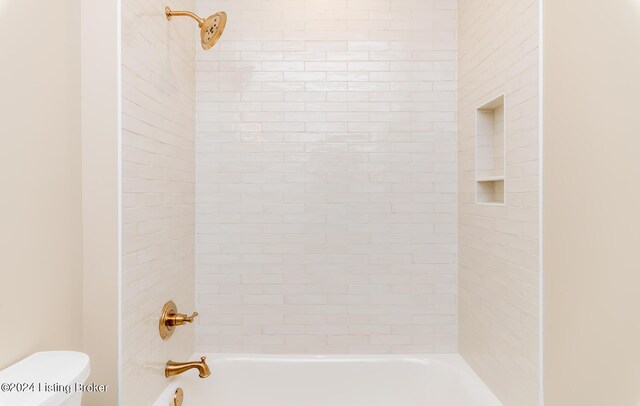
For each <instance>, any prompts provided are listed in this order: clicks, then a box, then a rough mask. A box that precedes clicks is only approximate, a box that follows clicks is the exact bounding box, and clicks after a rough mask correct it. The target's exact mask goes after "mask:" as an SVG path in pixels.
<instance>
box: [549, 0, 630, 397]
mask: <svg viewBox="0 0 640 406" xmlns="http://www.w3.org/2000/svg"><path fill="white" fill-rule="evenodd" d="M545 8H546V10H545V23H544V25H545V67H544V72H545V96H544V103H545V107H544V110H545V112H544V113H545V125H544V134H545V135H544V139H545V141H544V213H543V216H544V275H545V283H544V289H545V318H544V319H545V324H544V328H545V335H544V339H545V371H544V372H545V391H546V396H545V398H546V404H547V405H548V406H566V405H581V406H591V405H592V406H601V405H611V406H614V405H615V406H618V405H619V406H635V405H638V404H640V294H639V293H638V292H639V286H640V192H639V191H638V186H639V185H640V156H639V152H640V119H639V108H640V104H639V103H640V102H639V101H640V80H639V78H638V73H639V72H640V2H637V1H636V2H635V3H634V1H632V0H616V1H611V0H589V1H583V0H553V1H547V2H545Z"/></svg>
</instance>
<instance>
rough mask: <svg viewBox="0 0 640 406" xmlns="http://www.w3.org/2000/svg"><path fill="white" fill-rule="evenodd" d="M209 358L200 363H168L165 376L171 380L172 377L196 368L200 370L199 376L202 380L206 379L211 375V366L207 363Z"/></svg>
mask: <svg viewBox="0 0 640 406" xmlns="http://www.w3.org/2000/svg"><path fill="white" fill-rule="evenodd" d="M206 359H207V357H202V358H200V362H197V361H193V362H173V361H169V362H167V365H166V366H165V368H164V376H166V377H167V378H170V377H172V376H176V375H180V374H181V373H183V372H185V371H188V370H190V369H194V368H196V369H197V370H198V376H200V378H206V377H207V376H209V375H211V371H210V370H209V365H207V363H206Z"/></svg>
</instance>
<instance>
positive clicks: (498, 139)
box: [476, 95, 505, 205]
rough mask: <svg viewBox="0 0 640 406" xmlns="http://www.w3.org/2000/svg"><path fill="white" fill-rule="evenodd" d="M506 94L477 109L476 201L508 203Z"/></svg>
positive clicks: (480, 202)
mask: <svg viewBox="0 0 640 406" xmlns="http://www.w3.org/2000/svg"><path fill="white" fill-rule="evenodd" d="M504 140H505V120H504V95H501V96H499V97H497V98H495V99H493V100H491V101H490V102H488V103H485V104H483V105H482V106H480V107H478V108H477V109H476V202H477V203H479V204H499V205H501V204H504V177H505V170H504V168H505V142H504Z"/></svg>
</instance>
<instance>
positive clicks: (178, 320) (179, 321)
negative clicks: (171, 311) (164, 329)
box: [168, 312, 198, 326]
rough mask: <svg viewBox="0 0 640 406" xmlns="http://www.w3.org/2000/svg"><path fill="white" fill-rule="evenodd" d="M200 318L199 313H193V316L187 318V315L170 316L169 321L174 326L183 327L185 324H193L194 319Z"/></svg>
mask: <svg viewBox="0 0 640 406" xmlns="http://www.w3.org/2000/svg"><path fill="white" fill-rule="evenodd" d="M196 316H198V312H193V314H192V315H191V316H187V315H186V314H182V313H178V314H175V315H173V316H170V317H169V319H168V321H169V322H170V323H172V324H173V325H174V326H181V325H183V324H185V323H193V319H195V318H196Z"/></svg>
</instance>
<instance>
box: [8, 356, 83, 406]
mask: <svg viewBox="0 0 640 406" xmlns="http://www.w3.org/2000/svg"><path fill="white" fill-rule="evenodd" d="M89 372H90V368H89V356H88V355H87V354H84V353H81V352H75V351H45V352H36V353H34V354H31V355H30V356H28V357H26V358H24V359H23V360H21V361H19V362H17V363H15V364H13V365H11V366H9V367H8V368H6V369H4V370H2V371H0V385H3V384H5V387H4V388H5V390H4V391H0V406H4V405H11V406H21V405H25V406H26V405H49V404H58V403H57V402H58V401H61V400H63V399H65V398H66V397H68V396H70V395H71V394H72V393H73V392H75V389H76V388H75V384H76V383H85V382H86V380H87V378H88V377H89ZM31 383H33V385H32V386H31V385H30V384H31ZM6 384H10V385H11V384H14V385H15V384H20V385H22V388H20V389H21V390H20V391H18V388H16V387H15V386H14V387H13V390H11V391H7V390H6V389H7V386H6ZM47 385H49V386H47ZM67 385H70V387H71V388H72V391H71V392H70V393H66V388H67Z"/></svg>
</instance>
